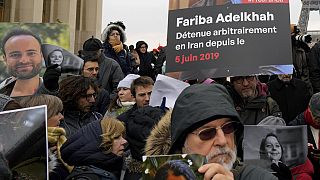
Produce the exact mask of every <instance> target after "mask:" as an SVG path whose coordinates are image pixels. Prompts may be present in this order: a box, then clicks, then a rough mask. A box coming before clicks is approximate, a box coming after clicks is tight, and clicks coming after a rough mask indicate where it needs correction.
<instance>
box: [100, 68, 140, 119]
mask: <svg viewBox="0 0 320 180" xmlns="http://www.w3.org/2000/svg"><path fill="white" fill-rule="evenodd" d="M138 77H140V76H139V75H136V74H128V75H127V76H126V77H125V78H124V79H123V80H121V81H120V82H119V84H118V93H117V96H116V97H115V98H114V99H113V101H112V102H111V103H110V106H109V108H108V111H107V113H106V114H105V117H108V116H110V117H117V116H119V115H120V114H122V113H124V112H125V111H127V110H128V109H130V108H131V107H132V106H133V105H134V104H135V103H136V102H135V99H134V97H133V96H132V94H131V89H130V88H131V83H132V81H133V80H135V79H137V78H138Z"/></svg>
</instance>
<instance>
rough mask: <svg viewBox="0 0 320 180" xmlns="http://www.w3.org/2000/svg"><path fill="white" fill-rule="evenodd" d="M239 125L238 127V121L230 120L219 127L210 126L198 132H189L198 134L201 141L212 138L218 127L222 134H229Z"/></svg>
mask: <svg viewBox="0 0 320 180" xmlns="http://www.w3.org/2000/svg"><path fill="white" fill-rule="evenodd" d="M239 127H240V123H239V122H236V121H231V122H227V123H225V124H223V125H222V126H220V127H210V128H206V129H202V130H201V131H199V132H192V133H191V134H195V135H198V136H199V138H200V139H201V140H202V141H208V140H210V139H213V138H214V137H215V136H216V134H217V130H218V129H221V130H222V131H223V133H224V134H231V133H234V132H235V131H237V130H238V129H239Z"/></svg>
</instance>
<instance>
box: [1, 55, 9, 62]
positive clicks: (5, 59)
mask: <svg viewBox="0 0 320 180" xmlns="http://www.w3.org/2000/svg"><path fill="white" fill-rule="evenodd" d="M2 57H3V60H4V62H6V64H8V63H7V56H6V55H3V56H2Z"/></svg>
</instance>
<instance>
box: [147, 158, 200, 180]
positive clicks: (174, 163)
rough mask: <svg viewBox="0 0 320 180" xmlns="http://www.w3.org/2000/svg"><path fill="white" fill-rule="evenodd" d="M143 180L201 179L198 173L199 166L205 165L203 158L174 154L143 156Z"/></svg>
mask: <svg viewBox="0 0 320 180" xmlns="http://www.w3.org/2000/svg"><path fill="white" fill-rule="evenodd" d="M142 159H143V164H142V167H143V175H142V179H143V180H151V179H157V180H167V179H180V180H194V179H203V175H202V174H200V173H198V169H199V167H200V166H202V165H204V164H205V163H206V158H205V156H201V155H197V154H175V155H159V156H143V158H142Z"/></svg>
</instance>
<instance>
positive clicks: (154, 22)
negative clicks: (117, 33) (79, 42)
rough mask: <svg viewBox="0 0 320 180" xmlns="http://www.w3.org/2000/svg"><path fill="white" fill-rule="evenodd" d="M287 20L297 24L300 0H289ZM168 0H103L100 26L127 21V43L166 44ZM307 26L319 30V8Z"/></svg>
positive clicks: (151, 46) (150, 48)
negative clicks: (111, 22)
mask: <svg viewBox="0 0 320 180" xmlns="http://www.w3.org/2000/svg"><path fill="white" fill-rule="evenodd" d="M289 2H290V20H291V23H294V24H297V23H298V19H299V15H300V10H301V0H289ZM168 5H169V0H103V12H102V30H103V29H104V28H105V27H106V26H107V24H108V23H109V22H110V21H118V20H121V21H123V22H124V24H125V25H126V27H127V29H126V33H127V38H128V40H127V42H126V44H127V45H130V44H134V45H135V43H136V42H137V41H139V40H144V41H146V42H147V43H148V44H149V50H152V49H153V48H156V47H158V45H159V44H160V45H166V43H167V40H166V38H167V35H166V33H167V24H168V22H167V21H168ZM102 30H101V32H102ZM308 30H320V15H319V11H317V12H311V14H310V19H309V26H308Z"/></svg>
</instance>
